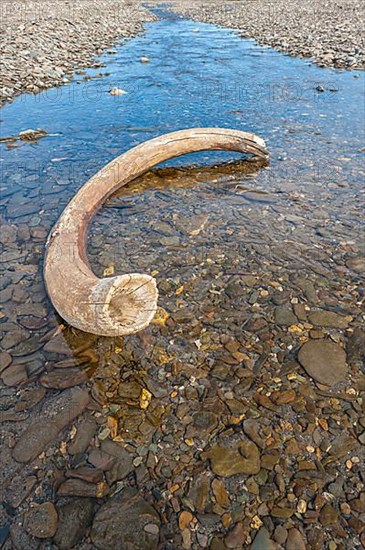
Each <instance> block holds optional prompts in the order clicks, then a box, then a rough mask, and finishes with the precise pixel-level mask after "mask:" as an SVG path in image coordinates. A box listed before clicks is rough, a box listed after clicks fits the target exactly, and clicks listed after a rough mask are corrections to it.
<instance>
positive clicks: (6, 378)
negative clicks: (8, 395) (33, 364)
mask: <svg viewBox="0 0 365 550" xmlns="http://www.w3.org/2000/svg"><path fill="white" fill-rule="evenodd" d="M27 379H28V375H27V368H26V366H25V365H15V364H12V365H10V367H8V368H6V369H5V370H4V371H3V372H2V373H1V380H2V381H3V382H4V384H5V385H6V386H18V385H19V384H23V383H24V382H26V381H27Z"/></svg>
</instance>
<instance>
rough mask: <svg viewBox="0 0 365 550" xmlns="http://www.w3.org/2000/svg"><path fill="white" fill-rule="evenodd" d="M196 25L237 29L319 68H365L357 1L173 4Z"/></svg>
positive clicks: (360, 11)
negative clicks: (207, 24) (198, 23)
mask: <svg viewBox="0 0 365 550" xmlns="http://www.w3.org/2000/svg"><path fill="white" fill-rule="evenodd" d="M172 9H173V10H174V11H175V12H177V13H180V14H181V15H183V16H185V17H190V18H192V19H194V20H196V21H202V22H205V23H214V24H217V25H224V26H226V27H231V28H234V29H238V30H239V31H240V33H241V34H242V36H245V37H247V38H254V39H256V40H257V41H258V42H259V43H260V44H267V45H269V46H272V47H274V48H276V49H278V50H280V51H282V52H284V53H286V54H289V55H293V56H300V57H311V58H313V60H314V61H315V62H316V63H317V64H318V65H320V66H323V67H336V68H346V69H364V67H365V35H364V34H363V32H362V31H363V18H364V7H363V5H362V3H361V2H359V1H358V0H341V1H339V0H335V1H331V2H330V3H328V2H312V0H294V1H290V2H287V1H286V0H275V2H269V1H267V0H248V1H247V2H237V1H225V2H221V1H216V2H211V1H209V2H207V1H205V2H204V1H203V2H202V1H201V2H195V1H194V2H192V1H190V0H186V1H184V0H183V1H182V2H181V1H179V2H177V1H175V2H172Z"/></svg>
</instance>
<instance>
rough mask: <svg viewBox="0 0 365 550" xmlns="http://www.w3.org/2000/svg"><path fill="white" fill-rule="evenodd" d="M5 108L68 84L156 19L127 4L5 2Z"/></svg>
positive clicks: (1, 63)
mask: <svg viewBox="0 0 365 550" xmlns="http://www.w3.org/2000/svg"><path fill="white" fill-rule="evenodd" d="M0 14H1V19H0V78H1V88H0V105H1V104H3V103H5V102H7V101H11V100H12V98H13V97H15V96H17V95H19V94H21V93H23V92H28V93H37V92H39V91H41V90H44V89H46V88H50V87H52V86H57V85H61V84H63V83H66V82H68V81H69V80H70V79H71V78H72V76H73V74H74V71H75V70H77V69H84V68H86V67H92V66H97V65H95V55H99V54H101V53H102V52H103V51H104V50H105V49H106V48H108V47H110V46H112V45H113V44H115V43H116V41H117V40H118V39H120V38H129V37H132V36H135V35H136V34H137V33H139V32H141V31H142V29H143V23H144V22H145V21H153V20H154V16H153V15H152V14H151V13H150V12H149V11H148V10H146V9H144V8H142V7H140V6H139V5H138V4H137V3H135V4H133V3H131V2H128V1H124V0H98V1H94V0H76V1H72V2H68V1H64V0H61V1H58V2H52V1H51V2H49V1H43V0H38V1H28V0H23V1H21V0H16V1H13V0H4V1H3V3H2V6H1V8H0Z"/></svg>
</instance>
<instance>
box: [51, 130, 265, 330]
mask: <svg viewBox="0 0 365 550" xmlns="http://www.w3.org/2000/svg"><path fill="white" fill-rule="evenodd" d="M213 149H220V150H227V151H238V152H241V153H249V154H252V155H254V156H258V157H267V156H268V152H267V150H266V147H265V143H264V141H263V140H262V139H261V138H259V137H258V136H255V135H254V134H250V133H247V132H241V131H238V130H227V129H221V128H193V129H189V130H181V131H178V132H173V133H171V134H166V135H164V136H161V137H158V138H155V139H152V140H150V141H146V142H145V143H142V144H141V145H138V146H137V147H134V148H133V149H131V150H130V151H128V152H126V153H124V154H122V155H121V156H119V157H117V158H116V159H114V160H113V161H112V162H110V163H109V164H107V165H106V166H105V167H104V168H103V169H102V170H100V171H99V172H98V173H97V174H95V175H94V176H93V177H92V178H91V179H90V180H89V181H88V182H87V183H85V185H84V186H83V187H82V188H81V189H80V191H79V192H78V193H77V194H76V195H75V197H74V198H73V199H72V200H71V202H70V203H69V204H68V206H67V207H66V208H65V210H64V211H63V213H62V215H61V217H60V218H59V220H58V222H57V224H56V225H55V227H54V228H53V230H52V232H51V233H50V235H49V237H48V241H47V245H46V258H45V267H44V276H45V282H46V286H47V291H48V294H49V297H50V299H51V300H52V303H53V305H54V307H55V308H56V310H57V311H58V313H59V314H60V315H61V317H62V318H63V319H65V321H67V322H68V323H69V324H70V325H73V326H74V327H76V328H79V329H81V330H83V331H85V332H91V333H94V334H100V335H105V336H117V335H125V334H132V333H135V332H138V331H140V330H142V329H144V328H146V327H147V326H148V325H149V323H150V322H151V320H152V318H153V316H154V314H155V312H156V309H157V297H158V291H157V287H156V281H155V279H154V278H153V277H151V276H150V275H146V274H139V273H132V274H127V275H120V276H117V277H108V278H103V279H99V278H98V277H96V275H95V274H94V273H93V272H92V270H91V268H90V265H89V263H88V260H87V254H86V233H87V226H88V223H89V222H90V219H91V218H92V216H93V214H94V213H95V211H96V210H97V209H98V208H99V207H100V206H101V205H102V204H103V202H104V201H105V200H106V199H107V198H108V197H109V196H110V195H112V194H113V193H114V192H115V191H116V190H117V189H119V188H120V187H122V186H123V185H126V184H127V183H128V182H130V181H131V180H133V179H135V178H136V177H137V176H140V175H141V174H143V173H144V172H146V171H147V170H149V169H150V168H152V167H153V166H155V165H156V164H158V163H160V162H163V161H165V160H168V159H170V158H173V157H177V156H180V155H184V154H186V153H193V152H196V151H206V150H213Z"/></svg>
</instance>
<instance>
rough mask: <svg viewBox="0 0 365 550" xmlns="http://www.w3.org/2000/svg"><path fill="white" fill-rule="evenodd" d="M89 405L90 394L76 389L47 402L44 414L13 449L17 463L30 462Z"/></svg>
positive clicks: (35, 420)
mask: <svg viewBox="0 0 365 550" xmlns="http://www.w3.org/2000/svg"><path fill="white" fill-rule="evenodd" d="M88 403H89V392H88V391H87V390H81V389H78V388H74V389H71V390H65V391H64V392H62V393H61V394H60V395H58V396H57V397H55V398H54V399H51V400H50V401H48V402H47V404H46V406H44V407H43V410H42V414H41V415H40V416H37V417H36V418H34V421H33V423H32V424H30V426H28V428H27V429H26V430H25V432H24V433H23V434H22V435H21V437H20V439H19V441H17V443H16V445H15V447H14V449H13V458H14V459H15V460H16V461H17V462H30V461H32V460H34V459H35V458H37V456H38V455H40V454H41V452H42V451H43V450H44V449H45V448H46V447H47V445H48V444H49V443H51V442H52V441H54V440H55V439H56V438H57V436H58V434H59V432H60V431H61V430H62V429H63V428H64V427H65V426H67V424H69V423H70V422H71V421H72V420H73V419H74V418H76V417H77V416H79V414H81V413H82V411H83V410H84V409H85V408H86V406H87V404H88Z"/></svg>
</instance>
